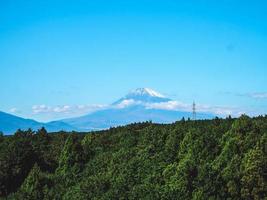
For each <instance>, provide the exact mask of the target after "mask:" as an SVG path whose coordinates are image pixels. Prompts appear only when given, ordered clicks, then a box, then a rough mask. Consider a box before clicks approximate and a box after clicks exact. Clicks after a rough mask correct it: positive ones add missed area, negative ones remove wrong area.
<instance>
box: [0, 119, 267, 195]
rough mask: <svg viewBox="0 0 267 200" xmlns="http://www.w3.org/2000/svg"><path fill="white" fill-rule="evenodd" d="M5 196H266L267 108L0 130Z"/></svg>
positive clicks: (1, 178) (1, 184) (1, 192)
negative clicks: (265, 111) (84, 129)
mask: <svg viewBox="0 0 267 200" xmlns="http://www.w3.org/2000/svg"><path fill="white" fill-rule="evenodd" d="M0 199H8V200H11V199H19V200H22V199H25V200H27V199H30V200H35V199H38V200H42V199H47V200H48V199H49V200H50V199H58V200H59V199H70V200H73V199H75V200H84V199H97V200H101V199H102V200H104V199H106V200H108V199H152V200H157V199H182V200H187V199H195V200H196V199H197V200H207V199H210V200H219V199H229V200H230V199H236V200H237V199H245V200H250V199H256V200H257V199H258V200H260V199H267V116H259V117H255V118H250V117H248V116H246V115H243V116H241V117H240V118H231V117H230V116H229V117H228V118H226V119H220V118H215V119H213V120H196V121H193V120H190V119H186V120H185V119H182V120H180V121H177V122H175V123H173V124H154V123H152V122H143V123H135V124H130V125H127V126H122V127H116V128H110V129H109V130H103V131H97V132H89V133H76V132H70V133H68V132H57V133H47V131H46V130H45V129H44V128H42V129H40V130H38V131H36V132H34V131H32V130H30V129H29V130H27V131H22V130H18V131H17V132H16V133H14V135H12V136H5V135H3V134H0Z"/></svg>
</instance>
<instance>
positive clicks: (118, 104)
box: [62, 88, 213, 131]
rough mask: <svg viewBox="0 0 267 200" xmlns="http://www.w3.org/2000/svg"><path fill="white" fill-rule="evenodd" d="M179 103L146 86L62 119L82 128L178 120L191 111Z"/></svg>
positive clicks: (201, 117) (187, 115) (204, 114)
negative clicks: (80, 115)
mask: <svg viewBox="0 0 267 200" xmlns="http://www.w3.org/2000/svg"><path fill="white" fill-rule="evenodd" d="M179 106H180V107H182V106H183V105H180V104H179V102H176V101H173V100H171V99H170V98H167V97H165V96H164V95H162V94H160V93H159V92H156V91H154V90H152V89H149V88H138V89H136V90H134V91H131V92H130V93H128V94H127V95H126V96H124V97H123V98H121V99H119V100H118V101H115V102H114V103H112V104H111V105H110V106H108V107H107V108H106V109H103V110H99V111H96V112H94V113H91V114H88V115H85V116H82V117H78V118H72V119H65V120H62V121H63V122H64V123H67V124H70V125H71V126H73V127H77V128H79V129H80V130H84V131H86V130H99V129H106V128H109V127H114V126H119V125H126V124H129V123H134V122H142V121H149V120H152V121H153V122H156V123H172V122H175V121H177V120H180V119H181V118H182V117H185V118H190V117H192V113H191V112H189V111H185V110H177V108H179ZM212 117H213V116H212V115H211V114H208V113H198V119H207V118H212Z"/></svg>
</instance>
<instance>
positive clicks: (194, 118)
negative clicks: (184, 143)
mask: <svg viewBox="0 0 267 200" xmlns="http://www.w3.org/2000/svg"><path fill="white" fill-rule="evenodd" d="M196 119H197V112H196V103H195V101H194V102H193V120H196Z"/></svg>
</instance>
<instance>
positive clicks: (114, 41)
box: [0, 0, 267, 121]
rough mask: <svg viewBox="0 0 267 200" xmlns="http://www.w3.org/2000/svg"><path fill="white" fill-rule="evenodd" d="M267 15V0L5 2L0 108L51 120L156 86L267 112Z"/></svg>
mask: <svg viewBox="0 0 267 200" xmlns="http://www.w3.org/2000/svg"><path fill="white" fill-rule="evenodd" d="M266 11H267V1H265V0H253V1H252V0H220V1H215V0H187V1H179V0H173V1H170V0H162V1H157V0H153V1H152V0H151V1H148V0H122V1H105V0H97V1H90V0H73V1H68V0H45V1H38V0H27V1H25V0H13V1H0V99H1V100H0V110H1V111H5V112H9V113H14V114H16V115H19V116H23V117H30V118H34V119H37V120H41V121H49V120H53V119H58V118H61V117H65V115H63V114H62V113H63V112H64V109H68V108H69V107H72V108H80V109H82V108H84V107H86V109H91V107H92V108H94V107H98V105H99V104H100V105H102V104H109V103H112V102H113V101H115V100H117V99H118V98H120V97H121V96H123V95H125V94H126V93H127V92H129V91H130V90H132V89H135V88H138V87H149V88H153V89H155V90H157V91H159V92H161V93H163V94H165V95H166V96H170V97H171V98H172V99H175V100H178V101H182V102H185V103H190V102H192V101H193V100H195V101H196V102H197V103H198V104H201V105H206V106H213V107H218V108H222V109H232V110H233V112H236V113H237V112H246V113H247V114H251V115H257V114H265V113H267V12H266ZM38 109H47V112H46V113H44V112H38ZM36 110H37V111H36ZM81 112H82V111H81ZM83 112H84V111H83ZM86 112H87V111H86ZM76 114H77V113H76Z"/></svg>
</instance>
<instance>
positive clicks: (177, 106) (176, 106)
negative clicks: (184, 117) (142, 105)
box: [146, 101, 190, 110]
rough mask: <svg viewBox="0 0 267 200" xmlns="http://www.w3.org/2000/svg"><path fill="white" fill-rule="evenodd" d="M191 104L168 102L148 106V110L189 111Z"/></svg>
mask: <svg viewBox="0 0 267 200" xmlns="http://www.w3.org/2000/svg"><path fill="white" fill-rule="evenodd" d="M189 106H190V105H189V104H185V103H182V102H179V101H167V102H160V103H151V104H146V108H147V109H161V110H188V109H189Z"/></svg>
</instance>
